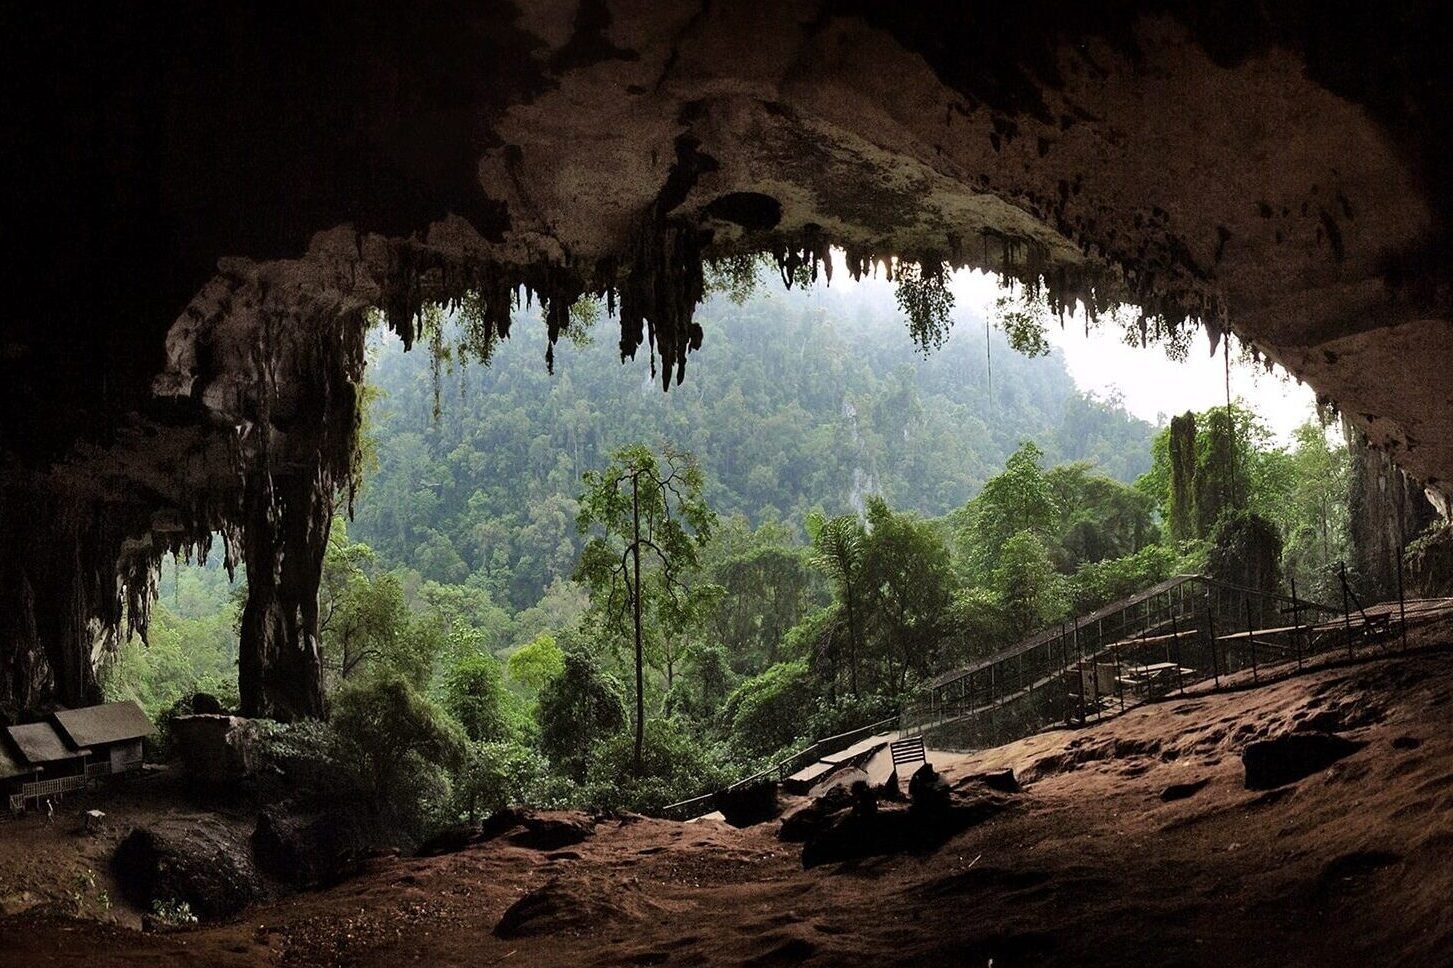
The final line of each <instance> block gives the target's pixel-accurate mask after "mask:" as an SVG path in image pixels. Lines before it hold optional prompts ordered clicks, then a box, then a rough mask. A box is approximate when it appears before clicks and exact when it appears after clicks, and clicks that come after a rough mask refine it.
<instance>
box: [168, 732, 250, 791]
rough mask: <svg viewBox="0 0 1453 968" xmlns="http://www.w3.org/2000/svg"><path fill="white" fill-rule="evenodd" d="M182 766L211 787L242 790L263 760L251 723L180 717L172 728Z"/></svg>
mask: <svg viewBox="0 0 1453 968" xmlns="http://www.w3.org/2000/svg"><path fill="white" fill-rule="evenodd" d="M169 729H170V730H171V735H172V745H173V748H174V749H175V750H176V753H177V755H178V757H179V758H180V759H181V762H182V767H183V768H184V769H185V770H186V771H187V773H188V775H189V776H191V777H192V778H193V779H194V780H195V781H197V782H198V783H201V784H203V785H204V786H208V787H241V786H242V784H244V783H246V782H247V781H248V780H249V779H250V778H251V777H252V776H253V775H254V773H255V772H256V770H257V768H258V765H259V762H260V761H259V758H258V756H257V751H256V747H255V742H254V736H253V733H252V730H251V728H250V725H249V723H248V721H247V720H245V719H241V718H239V717H237V716H226V715H221V714H201V715H195V716H178V717H177V718H176V719H174V720H172V721H171V724H170V726H169Z"/></svg>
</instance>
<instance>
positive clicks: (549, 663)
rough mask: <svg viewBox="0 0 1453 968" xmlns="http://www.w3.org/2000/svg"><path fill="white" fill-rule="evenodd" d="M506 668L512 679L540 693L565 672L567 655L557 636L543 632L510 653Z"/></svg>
mask: <svg viewBox="0 0 1453 968" xmlns="http://www.w3.org/2000/svg"><path fill="white" fill-rule="evenodd" d="M505 668H506V670H507V671H508V672H509V676H510V678H511V679H513V680H514V681H516V682H518V683H520V684H521V685H523V686H524V687H525V688H526V689H528V690H530V691H531V692H535V693H538V692H540V691H541V690H542V689H544V688H545V686H546V685H548V684H549V683H550V681H551V680H552V679H555V678H557V677H558V676H559V675H560V674H561V673H563V672H564V671H565V653H564V652H563V651H561V649H560V646H559V644H558V643H557V642H556V641H555V636H553V635H551V634H550V633H549V632H541V633H540V634H539V635H537V636H535V637H534V638H533V639H531V640H530V641H529V642H526V643H525V644H524V645H522V646H520V647H519V648H518V649H516V650H515V651H514V652H512V653H510V657H509V660H508V661H507V662H506V663H505Z"/></svg>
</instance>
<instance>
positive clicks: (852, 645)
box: [843, 591, 858, 697]
mask: <svg viewBox="0 0 1453 968" xmlns="http://www.w3.org/2000/svg"><path fill="white" fill-rule="evenodd" d="M843 604H844V605H845V606H846V607H847V610H848V678H849V683H850V686H851V688H852V690H853V695H854V696H855V697H856V696H857V694H858V621H857V615H856V611H855V610H854V608H853V595H852V592H851V591H848V593H847V594H845V595H844V596H843Z"/></svg>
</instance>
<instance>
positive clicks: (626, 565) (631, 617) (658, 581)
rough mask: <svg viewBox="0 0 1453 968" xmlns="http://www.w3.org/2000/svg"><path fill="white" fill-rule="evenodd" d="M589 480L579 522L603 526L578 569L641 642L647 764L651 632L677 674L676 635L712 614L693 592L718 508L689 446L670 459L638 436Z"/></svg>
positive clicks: (604, 611)
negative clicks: (706, 495)
mask: <svg viewBox="0 0 1453 968" xmlns="http://www.w3.org/2000/svg"><path fill="white" fill-rule="evenodd" d="M584 481H585V492H584V493H583V494H582V495H581V496H580V515H579V518H578V520H577V526H578V527H579V529H580V531H581V533H582V534H584V533H588V532H594V533H595V534H594V537H592V538H591V539H590V540H589V541H588V542H587V543H586V545H585V548H584V549H583V550H582V551H581V553H580V563H579V564H578V565H577V566H576V569H575V577H576V580H577V581H579V582H581V583H582V584H583V585H585V586H587V587H588V588H590V589H591V592H592V597H591V604H592V608H593V609H595V610H596V611H597V613H598V614H599V616H600V618H601V620H602V624H603V626H604V627H605V628H606V629H607V630H609V631H610V632H612V633H614V635H615V636H616V637H618V638H619V639H626V638H629V640H630V641H631V643H632V645H633V652H634V666H635V685H636V688H635V695H636V703H635V707H636V708H635V724H636V751H637V756H636V761H637V766H638V768H640V767H641V761H642V756H643V755H644V754H643V749H642V747H643V744H644V742H645V735H644V729H645V726H644V724H645V716H646V714H645V689H646V685H645V674H644V665H645V654H646V638H647V636H648V634H649V635H650V637H651V639H652V641H653V643H655V644H656V646H657V648H656V649H654V650H653V651H656V652H659V653H660V654H661V655H662V656H663V657H664V659H665V667H666V671H667V678H668V681H669V679H670V678H671V675H672V671H673V666H674V656H675V654H676V649H675V643H676V641H677V639H678V638H679V636H681V635H682V634H683V633H685V632H687V631H688V630H690V629H691V628H692V627H694V626H695V625H697V624H698V623H699V622H700V621H701V618H702V616H703V614H704V606H705V605H706V602H705V601H704V600H703V597H702V594H701V592H702V590H701V589H700V588H698V589H696V591H695V593H693V590H692V589H691V588H690V587H689V586H688V580H689V578H690V576H691V574H692V573H693V572H694V571H695V570H696V568H697V566H698V564H699V550H700V548H701V547H702V546H703V545H704V544H705V543H706V541H707V540H708V539H709V538H710V536H711V532H712V527H713V525H714V524H715V521H716V516H715V514H713V513H712V511H711V508H709V507H708V506H707V504H706V502H705V501H704V500H702V497H701V490H702V485H703V483H704V478H703V477H702V473H701V468H700V467H698V466H697V464H696V462H695V461H694V460H693V459H692V458H691V456H690V455H689V454H681V453H675V452H668V453H667V454H666V457H665V459H664V461H663V460H658V459H657V457H656V455H655V454H654V453H653V452H652V451H651V449H650V448H648V447H645V446H643V445H639V444H637V445H634V446H631V447H627V448H624V449H622V450H619V451H617V452H616V453H615V454H614V455H612V457H611V461H610V463H609V464H608V465H606V468H605V470H604V471H600V472H597V471H587V472H586V473H585V476H584ZM637 772H638V773H639V769H638V771H637Z"/></svg>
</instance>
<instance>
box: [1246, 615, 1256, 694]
mask: <svg viewBox="0 0 1453 968" xmlns="http://www.w3.org/2000/svg"><path fill="white" fill-rule="evenodd" d="M1246 644H1247V645H1248V646H1249V647H1250V648H1251V681H1252V682H1256V681H1258V680H1257V677H1256V632H1255V631H1254V630H1253V629H1252V627H1251V596H1250V595H1247V596H1246Z"/></svg>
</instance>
